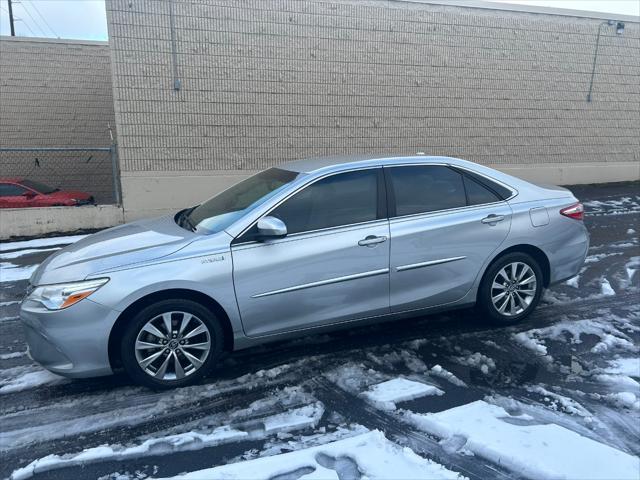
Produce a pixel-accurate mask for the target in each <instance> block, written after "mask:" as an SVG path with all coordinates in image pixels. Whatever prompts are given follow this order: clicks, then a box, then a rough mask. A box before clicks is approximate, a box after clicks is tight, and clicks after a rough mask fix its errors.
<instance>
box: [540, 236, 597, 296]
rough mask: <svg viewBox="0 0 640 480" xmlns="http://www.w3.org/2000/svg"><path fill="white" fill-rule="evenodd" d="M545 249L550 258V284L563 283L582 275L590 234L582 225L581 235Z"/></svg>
mask: <svg viewBox="0 0 640 480" xmlns="http://www.w3.org/2000/svg"><path fill="white" fill-rule="evenodd" d="M546 247H547V248H546V249H545V250H546V252H547V255H548V256H549V263H550V266H551V269H550V276H549V277H550V278H549V284H550V285H553V284H556V283H560V282H563V281H565V280H568V279H569V278H572V277H575V276H576V275H578V274H579V273H580V269H581V268H582V266H583V265H584V261H585V258H586V257H587V252H588V251H589V233H588V232H587V229H586V227H584V225H582V230H581V232H580V234H577V235H574V236H573V237H572V238H571V239H563V240H562V241H559V242H555V243H553V244H550V245H547V246H546Z"/></svg>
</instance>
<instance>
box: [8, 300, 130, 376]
mask: <svg viewBox="0 0 640 480" xmlns="http://www.w3.org/2000/svg"><path fill="white" fill-rule="evenodd" d="M118 315H119V312H117V311H115V310H112V309H110V308H107V307H105V306H103V305H100V304H98V303H95V302H92V301H91V300H90V299H84V300H82V301H80V302H78V303H77V304H75V305H73V306H71V307H69V308H66V309H64V310H56V311H51V310H47V309H46V308H44V307H43V306H42V305H40V304H39V303H37V302H33V301H30V300H25V301H24V302H23V303H22V305H21V306H20V319H21V320H22V324H23V326H24V331H25V336H26V339H27V344H28V347H29V355H30V356H31V358H33V360H35V361H36V362H38V363H39V364H40V365H42V366H43V367H44V368H46V369H47V370H50V371H52V372H54V373H57V374H59V375H64V376H67V377H76V378H82V377H98V376H101V375H110V374H111V373H113V372H112V370H111V365H110V362H109V334H110V332H111V329H112V327H113V325H114V323H115V321H116V319H117V318H118Z"/></svg>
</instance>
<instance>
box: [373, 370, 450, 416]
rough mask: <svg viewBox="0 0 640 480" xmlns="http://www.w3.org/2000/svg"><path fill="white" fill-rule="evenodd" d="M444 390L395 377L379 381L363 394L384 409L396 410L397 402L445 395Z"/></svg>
mask: <svg viewBox="0 0 640 480" xmlns="http://www.w3.org/2000/svg"><path fill="white" fill-rule="evenodd" d="M443 394H444V392H443V391H442V390H440V389H439V388H437V387H434V386H433V385H426V384H424V383H420V382H414V381H412V380H407V379H406V378H394V379H392V380H388V381H386V382H382V383H378V384H377V385H373V386H372V387H370V388H369V391H367V392H364V393H363V394H362V395H363V396H364V397H365V398H367V400H369V401H370V402H371V403H373V404H375V405H376V406H378V407H380V408H382V409H384V410H395V409H396V402H407V401H409V400H414V399H416V398H420V397H424V396H426V395H443Z"/></svg>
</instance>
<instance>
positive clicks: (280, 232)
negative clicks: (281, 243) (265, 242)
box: [257, 217, 287, 238]
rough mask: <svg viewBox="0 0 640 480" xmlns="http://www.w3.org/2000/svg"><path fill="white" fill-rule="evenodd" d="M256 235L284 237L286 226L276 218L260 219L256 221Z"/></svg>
mask: <svg viewBox="0 0 640 480" xmlns="http://www.w3.org/2000/svg"><path fill="white" fill-rule="evenodd" d="M257 227H258V235H259V236H260V237H265V238H268V237H275V238H278V237H284V236H285V235H286V234H287V226H286V225H285V224H284V222H283V221H282V220H280V219H279V218H276V217H262V218H261V219H260V220H258V225H257Z"/></svg>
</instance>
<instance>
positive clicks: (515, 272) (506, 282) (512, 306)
mask: <svg viewBox="0 0 640 480" xmlns="http://www.w3.org/2000/svg"><path fill="white" fill-rule="evenodd" d="M542 290H543V277H542V270H541V268H540V266H539V265H538V262H536V260H535V259H534V258H533V257H531V256H530V255H527V254H526V253H509V254H507V255H505V256H504V257H502V258H499V259H498V260H497V261H496V262H494V263H493V264H492V265H491V266H490V267H489V269H488V270H487V272H486V273H485V275H484V278H483V280H482V284H481V285H480V289H479V291H478V306H479V308H480V310H481V312H482V313H483V314H485V315H486V317H487V318H488V319H489V320H490V321H492V322H493V323H497V324H501V325H509V324H514V323H517V322H519V321H520V320H523V319H524V318H526V317H527V316H529V314H531V312H532V311H533V310H534V308H535V307H536V305H537V304H538V302H539V301H540V297H541V296H542Z"/></svg>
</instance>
